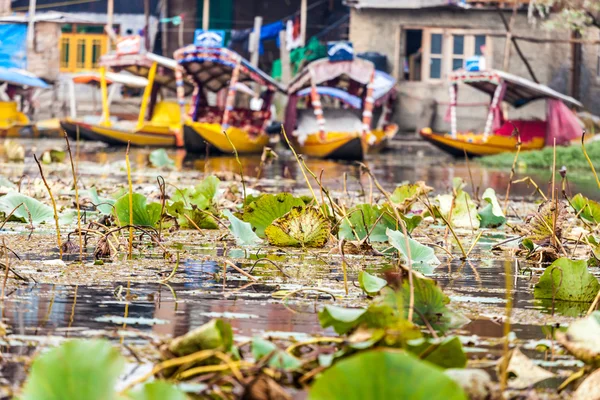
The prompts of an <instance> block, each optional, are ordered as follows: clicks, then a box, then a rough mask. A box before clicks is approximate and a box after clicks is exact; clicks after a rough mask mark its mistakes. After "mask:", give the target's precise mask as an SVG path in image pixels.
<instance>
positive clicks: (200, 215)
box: [166, 201, 219, 229]
mask: <svg viewBox="0 0 600 400" xmlns="http://www.w3.org/2000/svg"><path fill="white" fill-rule="evenodd" d="M166 209H167V212H168V213H169V215H171V216H173V217H175V218H177V224H178V225H179V226H180V227H181V228H184V229H195V228H196V226H197V227H198V228H200V229H217V228H218V227H219V225H218V224H217V221H216V220H215V218H214V217H213V216H212V214H210V213H209V212H208V211H204V210H200V209H199V208H198V207H196V206H194V205H192V206H191V207H190V208H186V207H185V206H184V204H183V202H182V201H176V202H173V203H171V204H170V205H168V206H167V207H166ZM186 216H187V218H186ZM188 218H189V219H188ZM190 220H192V221H193V222H194V224H196V226H194V224H192V223H191V222H190Z"/></svg>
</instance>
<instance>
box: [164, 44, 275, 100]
mask: <svg viewBox="0 0 600 400" xmlns="http://www.w3.org/2000/svg"><path fill="white" fill-rule="evenodd" d="M175 60H176V61H177V62H178V63H179V65H181V66H182V67H183V69H184V72H185V74H186V75H188V76H189V77H191V78H192V79H193V80H194V82H195V83H196V84H197V85H199V86H201V87H203V88H206V89H208V90H209V91H211V92H218V91H220V90H221V89H224V88H227V87H229V84H230V81H231V78H232V75H233V72H234V70H235V69H236V66H237V65H239V67H240V68H239V76H238V79H237V82H241V83H246V82H256V83H259V84H260V85H262V86H266V87H267V88H268V89H269V90H271V91H276V90H277V91H280V92H284V93H285V88H284V87H283V86H282V85H281V84H279V83H278V82H277V81H275V80H274V79H273V78H271V77H270V76H269V75H267V74H266V73H264V72H263V71H261V70H260V69H258V68H256V67H255V66H253V65H252V64H250V62H249V61H248V60H246V59H244V58H243V57H242V56H240V55H239V54H237V53H236V52H234V51H232V50H229V49H226V48H208V47H197V46H195V45H189V46H187V47H184V48H181V49H179V50H177V51H176V52H175Z"/></svg>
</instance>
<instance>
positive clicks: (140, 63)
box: [99, 53, 194, 95]
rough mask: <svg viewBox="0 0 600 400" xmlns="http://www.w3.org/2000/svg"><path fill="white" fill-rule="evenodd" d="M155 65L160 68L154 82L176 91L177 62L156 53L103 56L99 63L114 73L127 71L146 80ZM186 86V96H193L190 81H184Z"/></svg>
mask: <svg viewBox="0 0 600 400" xmlns="http://www.w3.org/2000/svg"><path fill="white" fill-rule="evenodd" d="M154 63H156V64H157V66H158V70H157V73H156V75H155V77H154V81H155V82H156V83H158V84H159V85H161V86H164V87H166V88H168V89H170V90H172V91H176V90H177V80H176V78H175V70H176V69H177V62H176V61H175V60H174V59H172V58H168V57H163V56H159V55H157V54H154V53H138V54H118V53H111V54H105V55H103V56H102V57H100V61H99V65H100V66H103V67H107V68H110V69H111V70H113V71H127V72H129V73H131V74H133V75H136V76H139V77H143V78H146V79H147V78H148V75H149V74H150V69H151V68H152V64H154ZM107 77H108V75H107ZM146 82H147V81H146ZM184 85H185V92H186V95H188V94H191V93H192V91H193V90H194V88H193V85H192V84H191V83H190V82H188V81H184Z"/></svg>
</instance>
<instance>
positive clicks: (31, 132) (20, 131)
mask: <svg viewBox="0 0 600 400" xmlns="http://www.w3.org/2000/svg"><path fill="white" fill-rule="evenodd" d="M37 137H40V132H39V130H38V129H37V128H36V126H35V125H33V124H14V125H10V126H0V138H37Z"/></svg>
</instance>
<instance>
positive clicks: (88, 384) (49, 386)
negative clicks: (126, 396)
mask: <svg viewBox="0 0 600 400" xmlns="http://www.w3.org/2000/svg"><path fill="white" fill-rule="evenodd" d="M124 365H125V362H124V359H123V357H122V356H121V353H119V350H118V349H116V348H115V347H113V346H112V345H111V344H110V343H109V342H108V341H106V340H70V341H68V342H65V343H63V344H62V345H61V346H59V347H57V348H54V349H51V350H49V351H47V352H45V353H42V354H41V355H40V356H39V357H37V358H36V359H35V360H34V362H33V365H32V367H31V372H30V374H29V377H28V379H27V382H26V383H25V388H24V389H23V395H22V396H21V400H40V399H44V400H65V399H73V400H77V399H81V400H83V399H85V400H106V399H113V398H114V397H115V396H114V387H115V384H116V383H117V379H118V378H119V375H120V374H121V372H122V370H123V367H124Z"/></svg>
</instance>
